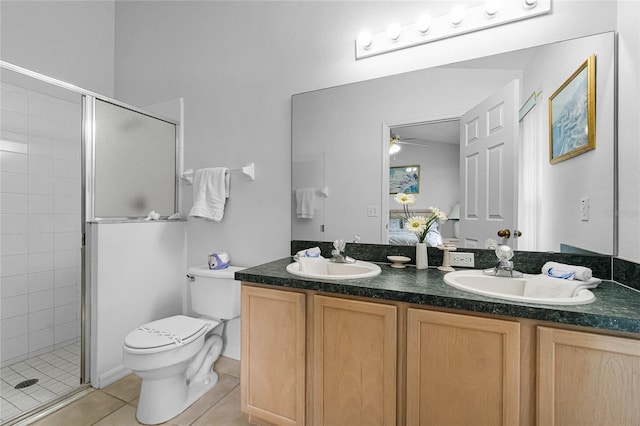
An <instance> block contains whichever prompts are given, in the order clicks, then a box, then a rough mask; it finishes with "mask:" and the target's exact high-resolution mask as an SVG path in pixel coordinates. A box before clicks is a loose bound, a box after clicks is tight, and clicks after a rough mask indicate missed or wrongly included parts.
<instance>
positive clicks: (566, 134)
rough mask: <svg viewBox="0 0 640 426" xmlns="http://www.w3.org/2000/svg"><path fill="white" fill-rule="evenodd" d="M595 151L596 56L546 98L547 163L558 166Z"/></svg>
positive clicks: (590, 57)
mask: <svg viewBox="0 0 640 426" xmlns="http://www.w3.org/2000/svg"><path fill="white" fill-rule="evenodd" d="M595 147H596V56H595V55H591V56H589V58H588V59H587V60H586V61H585V62H584V63H583V64H582V65H581V66H580V68H578V69H577V70H576V72H574V73H573V75H572V76H571V77H569V78H568V79H567V81H565V82H564V84H563V85H562V86H560V88H559V89H558V90H556V91H555V93H554V94H553V95H551V97H550V98H549V161H550V162H551V164H555V163H559V162H561V161H564V160H567V159H569V158H571V157H575V156H576V155H580V154H582V153H585V152H587V151H590V150H592V149H595Z"/></svg>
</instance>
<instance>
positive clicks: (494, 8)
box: [484, 0, 500, 18]
mask: <svg viewBox="0 0 640 426" xmlns="http://www.w3.org/2000/svg"><path fill="white" fill-rule="evenodd" d="M498 10H500V6H499V5H498V2H497V1H495V0H489V1H488V2H487V3H486V4H485V5H484V13H485V14H486V15H487V18H493V17H494V16H496V14H497V13H498Z"/></svg>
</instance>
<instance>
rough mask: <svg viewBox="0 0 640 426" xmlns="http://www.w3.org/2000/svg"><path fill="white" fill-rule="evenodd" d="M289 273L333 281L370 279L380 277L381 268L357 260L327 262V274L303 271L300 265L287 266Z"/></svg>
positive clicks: (297, 263)
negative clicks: (350, 261) (352, 261)
mask: <svg viewBox="0 0 640 426" xmlns="http://www.w3.org/2000/svg"><path fill="white" fill-rule="evenodd" d="M287 272H289V273H291V274H294V275H298V276H300V277H305V278H321V279H325V280H326V279H331V280H343V279H349V280H352V279H356V278H370V277H375V276H377V275H380V272H381V270H380V267H379V266H378V265H376V264H375V263H371V262H364V261H362V260H356V263H335V262H327V268H326V273H323V272H316V271H301V270H300V263H299V262H293V263H290V264H288V265H287Z"/></svg>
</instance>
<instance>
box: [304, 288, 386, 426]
mask: <svg viewBox="0 0 640 426" xmlns="http://www.w3.org/2000/svg"><path fill="white" fill-rule="evenodd" d="M313 309H314V312H313V316H314V323H313V334H314V359H313V372H314V374H313V392H314V399H313V400H314V413H313V417H314V419H313V424H315V425H332V426H333V425H335V426H338V425H367V426H374V425H394V424H395V422H396V359H397V358H396V357H397V355H396V351H397V328H396V327H397V312H396V310H397V308H396V307H395V306H390V305H383V304H378V303H369V302H360V301H354V300H345V299H339V298H334V297H324V296H314V306H313Z"/></svg>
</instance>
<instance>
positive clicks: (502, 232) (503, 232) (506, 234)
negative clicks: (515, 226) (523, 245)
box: [498, 229, 511, 238]
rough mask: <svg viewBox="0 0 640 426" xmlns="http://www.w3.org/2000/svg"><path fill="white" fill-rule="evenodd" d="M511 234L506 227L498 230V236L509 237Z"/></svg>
mask: <svg viewBox="0 0 640 426" xmlns="http://www.w3.org/2000/svg"><path fill="white" fill-rule="evenodd" d="M510 236H511V231H509V230H508V229H501V230H499V231H498V237H502V238H509V237H510Z"/></svg>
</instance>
